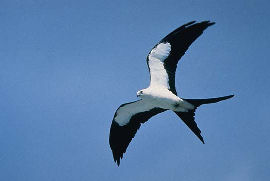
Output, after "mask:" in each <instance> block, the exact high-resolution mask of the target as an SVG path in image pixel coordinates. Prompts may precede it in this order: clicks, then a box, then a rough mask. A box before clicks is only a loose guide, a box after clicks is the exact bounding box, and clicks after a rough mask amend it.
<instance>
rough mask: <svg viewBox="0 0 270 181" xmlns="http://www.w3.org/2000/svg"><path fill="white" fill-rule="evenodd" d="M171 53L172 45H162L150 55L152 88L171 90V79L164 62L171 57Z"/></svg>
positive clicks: (149, 64)
mask: <svg viewBox="0 0 270 181" xmlns="http://www.w3.org/2000/svg"><path fill="white" fill-rule="evenodd" d="M170 51H171V44H170V43H168V42H166V43H160V44H158V45H157V46H156V47H155V48H154V49H152V50H151V52H150V54H149V55H148V66H149V70H150V76H151V80H150V87H164V88H167V89H170V85H169V77H168V74H167V72H166V70H165V68H164V60H165V59H166V58H167V57H168V56H169V54H170Z"/></svg>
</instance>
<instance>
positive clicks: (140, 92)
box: [137, 89, 144, 97]
mask: <svg viewBox="0 0 270 181" xmlns="http://www.w3.org/2000/svg"><path fill="white" fill-rule="evenodd" d="M143 94H144V89H142V90H139V91H138V92H137V97H141V96H142V95H143Z"/></svg>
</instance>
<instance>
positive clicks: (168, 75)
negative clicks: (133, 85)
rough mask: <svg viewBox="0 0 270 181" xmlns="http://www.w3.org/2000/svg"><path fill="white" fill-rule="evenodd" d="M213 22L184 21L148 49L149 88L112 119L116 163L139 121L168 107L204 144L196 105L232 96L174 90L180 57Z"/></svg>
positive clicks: (111, 132) (147, 118)
mask: <svg viewBox="0 0 270 181" xmlns="http://www.w3.org/2000/svg"><path fill="white" fill-rule="evenodd" d="M213 24H215V23H214V22H210V21H202V22H200V23H195V21H192V22H189V23H187V24H184V25H183V26H181V27H179V28H177V29H175V30H174V31H173V32H171V33H170V34H168V35H167V36H166V37H164V38H163V39H162V40H161V41H160V42H159V43H157V44H156V45H155V46H154V48H153V49H152V50H151V51H150V53H149V54H148V56H147V65H148V69H149V72H150V85H149V87H148V88H146V89H142V90H139V91H138V92H137V97H139V98H140V99H139V100H137V101H134V102H129V103H126V104H122V105H121V106H120V107H119V108H118V109H117V110H116V112H115V114H114V117H113V120H112V124H111V129H110V137H109V143H110V147H111V149H112V153H113V158H114V161H115V162H116V163H117V165H118V166H119V164H120V159H122V158H123V154H124V153H125V152H126V149H127V147H128V145H129V143H130V142H131V140H132V138H134V136H135V134H136V132H137V130H138V129H139V128H140V126H141V124H142V123H145V122H146V121H148V120H149V119H150V118H151V117H152V116H155V115H157V114H159V113H162V112H164V111H167V110H172V111H173V112H175V113H176V114H177V116H178V117H179V118H181V119H182V120H183V122H184V123H185V124H186V125H187V126H188V127H189V128H190V129H191V131H192V132H193V133H194V134H195V135H196V136H197V137H198V138H199V139H200V140H201V141H202V143H204V140H203V137H202V136H201V130H200V129H199V128H198V126H197V124H196V122H195V120H194V117H195V110H196V108H197V107H199V106H200V105H203V104H210V103H216V102H219V101H223V100H226V99H229V98H232V97H233V95H229V96H224V97H216V98H208V99H185V98H181V97H179V96H177V92H176V89H175V71H176V68H177V63H178V61H179V59H180V58H181V57H182V56H183V55H184V54H185V52H186V51H187V49H188V47H189V46H190V45H191V44H192V42H194V41H195V40H196V39H197V38H198V37H199V36H200V35H201V34H202V33H203V31H204V30H205V29H206V28H208V27H209V26H211V25H213Z"/></svg>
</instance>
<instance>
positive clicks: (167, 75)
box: [147, 21, 215, 94]
mask: <svg viewBox="0 0 270 181" xmlns="http://www.w3.org/2000/svg"><path fill="white" fill-rule="evenodd" d="M213 24H215V23H214V22H209V21H203V22H200V23H195V21H192V22H189V23H187V24H184V25H183V26H181V27H179V28H177V29H176V30H174V31H173V32H171V33H170V34H168V35H167V36H166V37H165V38H163V39H162V40H161V41H160V42H159V43H158V44H157V45H155V46H154V48H153V49H152V50H151V51H150V53H149V54H148V56H147V65H148V68H149V71H150V78H151V80H150V86H163V87H166V88H167V89H169V90H170V91H172V92H173V93H174V94H177V93H176V90H175V71H176V67H177V63H178V61H179V59H180V58H181V57H182V56H183V55H184V54H185V52H186V51H187V49H188V47H189V46H190V45H191V44H192V42H194V41H195V40H196V39H197V38H198V37H199V36H200V35H201V34H202V33H203V31H204V30H205V29H206V28H207V27H208V26H211V25H213Z"/></svg>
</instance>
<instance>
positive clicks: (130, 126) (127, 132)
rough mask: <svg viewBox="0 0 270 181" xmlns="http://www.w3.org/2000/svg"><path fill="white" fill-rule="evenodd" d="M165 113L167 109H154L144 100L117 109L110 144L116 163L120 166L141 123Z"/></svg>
mask: <svg viewBox="0 0 270 181" xmlns="http://www.w3.org/2000/svg"><path fill="white" fill-rule="evenodd" d="M163 111H165V109H161V108H156V107H153V105H151V104H147V102H146V101H144V100H138V101H135V102H130V103H126V104H122V105H121V106H120V107H119V108H118V109H117V111H116V112H115V115H114V118H113V121H112V125H111V129H110V138H109V142H110V147H111V149H112V153H113V158H114V161H115V162H117V164H118V166H119V164H120V159H121V158H123V154H124V153H125V152H126V149H127V147H128V145H129V143H130V142H131V140H132V138H134V136H135V134H136V132H137V130H138V129H139V128H140V126H141V123H145V122H146V121H148V119H150V118H151V117H152V116H154V115H156V114H158V113H161V112H163Z"/></svg>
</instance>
